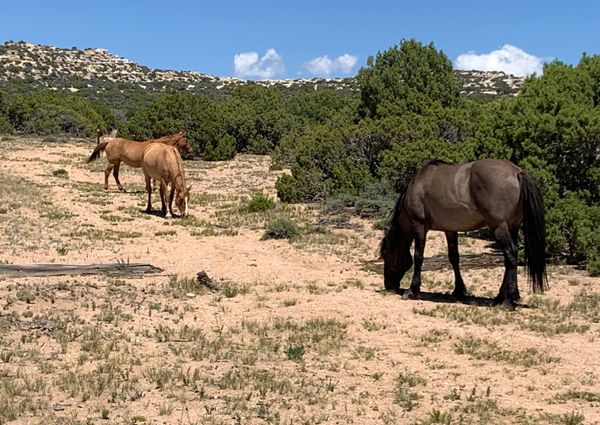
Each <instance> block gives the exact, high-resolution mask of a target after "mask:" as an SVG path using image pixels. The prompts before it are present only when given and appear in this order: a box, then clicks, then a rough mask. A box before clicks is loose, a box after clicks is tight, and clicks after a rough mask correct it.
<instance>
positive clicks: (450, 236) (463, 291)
mask: <svg viewBox="0 0 600 425" xmlns="http://www.w3.org/2000/svg"><path fill="white" fill-rule="evenodd" d="M445 233H446V242H448V260H450V264H452V270H454V291H453V292H452V296H453V297H454V298H456V299H459V300H460V299H463V298H464V297H465V296H466V295H467V288H465V282H464V281H463V278H462V276H461V275H460V269H459V255H458V233H457V232H445Z"/></svg>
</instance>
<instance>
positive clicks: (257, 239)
mask: <svg viewBox="0 0 600 425" xmlns="http://www.w3.org/2000/svg"><path fill="white" fill-rule="evenodd" d="M0 144H1V146H2V149H1V151H0V201H1V204H0V230H1V232H2V235H3V236H2V238H0V262H1V263H9V264H30V263H68V264H92V263H117V262H118V263H121V264H123V267H122V271H121V273H119V274H114V275H92V276H77V275H75V276H53V277H19V278H14V277H1V276H0V301H1V302H2V309H1V310H0V330H1V333H0V423H21V424H34V423H42V422H44V423H69V424H70V423H97V424H101V423H121V424H136V423H152V424H181V423H184V424H188V423H189V424H237V423H241V424H261V423H281V424H297V423H300V424H317V423H326V424H334V423H338V424H346V423H356V424H380V423H381V424H394V423H398V424H414V423H418V424H433V423H443V424H472V423H482V424H487V423H490V424H491V423H494V424H514V423H519V424H538V423H540V424H546V423H549V424H583V423H585V424H599V423H600V324H599V322H600V281H599V279H597V278H596V279H595V278H592V277H589V276H588V275H587V274H586V273H585V272H584V271H581V270H577V269H575V268H573V267H570V266H551V267H550V271H549V283H550V290H549V291H548V292H547V293H546V294H544V295H542V296H534V295H533V294H531V292H530V290H529V288H528V285H527V284H526V281H525V276H524V274H523V271H522V270H520V273H519V278H520V282H521V287H520V289H521V294H522V296H523V300H522V302H523V306H522V307H519V308H518V309H517V311H515V312H505V311H502V310H500V309H497V308H492V307H489V306H488V305H487V304H488V302H489V300H490V298H491V297H493V296H494V295H495V294H496V293H497V291H498V287H499V284H500V281H501V279H502V273H503V267H502V262H501V260H499V261H497V262H496V263H495V264H492V265H488V266H486V267H474V266H471V267H469V266H468V264H465V267H464V270H463V276H464V278H465V282H466V284H467V288H468V289H469V291H471V292H472V293H473V294H474V295H476V296H477V297H479V298H477V299H473V302H472V303H470V304H462V303H454V302H452V300H451V299H450V298H449V297H448V296H447V295H446V294H448V293H450V292H451V291H452V285H453V275H452V272H451V270H450V269H449V267H448V265H446V264H444V265H443V266H442V267H430V270H427V271H425V272H424V274H423V279H424V281H423V287H422V290H423V291H424V299H422V300H417V301H405V300H402V299H401V297H400V296H398V295H396V294H390V293H387V292H385V291H382V287H383V278H382V275H381V273H380V271H381V263H380V262H379V261H378V260H377V248H378V244H379V241H380V239H381V236H382V231H381V230H376V226H374V222H372V221H370V220H367V219H360V218H357V217H354V216H352V217H349V216H348V215H347V214H346V213H345V212H343V211H342V212H339V211H338V212H337V213H335V214H334V215H332V214H331V213H328V214H326V213H325V212H324V210H323V209H322V207H321V206H319V205H285V204H281V203H279V202H277V198H276V191H275V181H276V180H277V178H278V176H279V175H281V173H283V172H285V171H275V170H271V169H270V159H269V158H268V157H262V156H249V155H239V156H237V157H236V158H235V159H234V160H232V161H226V162H214V163H206V162H202V161H185V162H184V166H185V169H186V174H187V179H188V184H190V183H191V184H192V186H193V187H192V198H191V202H190V213H191V217H189V218H186V219H182V218H172V217H171V216H167V218H162V217H159V216H158V215H156V214H145V213H143V212H142V210H143V209H144V208H145V202H146V194H145V192H144V186H143V174H142V171H141V170H140V169H132V168H129V167H127V166H122V167H121V173H120V178H121V182H122V183H123V185H124V186H125V188H126V189H127V192H125V193H120V192H118V191H117V189H116V185H115V183H114V180H113V179H112V176H111V178H110V180H109V184H110V187H109V191H104V189H103V181H104V174H103V170H104V167H105V165H106V160H105V158H104V157H102V158H101V159H100V160H98V161H97V163H94V164H91V165H86V164H85V160H86V159H87V157H88V156H89V154H90V153H91V151H92V149H93V147H94V143H91V142H83V141H59V142H48V141H47V142H42V141H41V140H35V139H12V138H10V139H7V138H5V139H4V140H1V141H0ZM257 193H262V194H263V195H266V196H268V197H270V198H271V199H273V200H274V201H276V203H275V207H274V208H271V209H268V210H266V211H258V212H249V211H248V205H249V201H250V200H251V199H252V198H253V197H256V196H257V195H256V194H257ZM153 202H154V207H155V208H158V207H159V206H160V201H159V199H158V194H157V193H155V194H154V198H153ZM277 218H284V219H285V220H287V221H288V222H292V223H294V224H295V225H296V226H297V227H298V228H299V230H300V235H299V236H297V237H295V238H293V239H291V240H287V239H269V240H263V235H264V234H265V229H266V228H267V227H268V226H269V223H271V222H272V220H274V219H277ZM490 250H491V248H490V243H489V242H488V241H485V240H481V239H476V238H471V237H466V236H464V237H463V236H461V237H460V252H461V254H478V253H481V252H490ZM445 252H446V248H445V242H444V238H443V235H442V234H438V233H435V232H432V233H431V234H430V236H429V239H428V242H427V247H426V259H425V265H427V263H428V260H429V261H432V260H431V257H433V256H436V255H440V254H445ZM128 262H129V263H138V262H142V263H149V264H152V265H154V266H157V267H160V268H161V269H163V270H164V271H163V272H162V273H159V274H154V275H146V276H144V277H138V276H132V275H131V274H130V273H128V270H127V263H128ZM431 269H434V270H431ZM200 271H204V272H205V273H206V274H207V275H208V276H209V277H210V278H211V279H212V283H210V284H207V283H206V282H198V281H197V280H196V278H195V277H196V273H198V272H200ZM403 285H404V286H406V285H407V278H405V280H404V281H403Z"/></svg>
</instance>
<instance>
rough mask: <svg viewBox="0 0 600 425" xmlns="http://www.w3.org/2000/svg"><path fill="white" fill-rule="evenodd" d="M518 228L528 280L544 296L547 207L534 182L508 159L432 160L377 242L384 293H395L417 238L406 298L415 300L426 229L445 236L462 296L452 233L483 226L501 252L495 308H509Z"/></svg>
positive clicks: (514, 292) (514, 295) (515, 292)
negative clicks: (501, 270)
mask: <svg viewBox="0 0 600 425" xmlns="http://www.w3.org/2000/svg"><path fill="white" fill-rule="evenodd" d="M521 225H522V226H523V234H524V239H525V264H526V267H527V272H528V277H529V281H530V282H531V284H532V289H533V291H534V292H543V291H544V290H545V289H546V263H545V257H544V254H545V245H546V239H545V231H544V206H543V202H542V197H541V195H540V192H539V191H538V189H537V187H536V184H535V181H534V180H533V177H531V175H530V174H529V173H527V172H525V171H523V170H522V169H520V168H519V167H517V166H516V165H514V164H512V163H510V162H508V161H502V160H496V159H482V160H479V161H474V162H469V163H467V164H463V165H451V164H447V163H444V162H441V161H431V162H430V163H429V164H428V165H426V166H425V167H424V168H423V169H421V170H420V171H419V172H418V173H417V174H416V175H415V176H414V177H413V179H412V180H411V182H410V183H409V184H408V187H407V189H406V191H405V192H404V193H403V194H402V195H401V196H400V197H399V199H398V201H397V203H396V206H395V207H394V210H393V212H392V218H391V223H390V226H389V228H388V229H387V231H386V232H385V236H384V237H383V240H382V241H381V247H380V253H381V257H382V258H383V261H384V285H385V288H386V289H387V290H393V291H400V280H401V279H402V277H403V276H404V274H405V273H406V272H407V271H408V270H409V269H410V268H411V266H412V265H413V259H412V258H411V255H410V246H411V245H412V243H413V241H414V242H415V249H414V272H413V277H412V281H411V284H410V288H409V289H408V290H407V291H404V293H403V297H404V298H417V297H418V296H419V292H420V288H421V266H422V264H423V252H424V250H425V239H426V235H427V232H428V231H429V230H441V231H443V232H445V233H446V241H447V243H448V257H449V260H450V263H451V264H452V268H453V270H454V292H453V293H452V295H453V296H454V297H455V298H457V299H463V298H464V297H465V296H466V288H465V284H464V282H463V279H462V277H461V275H460V270H459V261H458V260H459V256H458V233H457V232H464V231H472V230H476V229H480V228H482V227H485V226H488V227H489V228H490V229H491V230H492V233H493V235H494V238H495V239H496V241H497V242H498V245H499V246H500V248H501V249H502V253H503V254H504V267H505V271H504V278H503V280H502V285H501V286H500V291H499V293H498V295H497V296H496V298H495V299H494V304H495V305H498V304H499V305H501V306H502V307H503V308H507V309H510V310H513V309H514V308H515V306H516V302H517V301H518V300H519V298H520V296H519V288H518V286H517V254H518V247H517V235H518V232H519V228H520V227H521Z"/></svg>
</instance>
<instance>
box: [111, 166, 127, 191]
mask: <svg viewBox="0 0 600 425" xmlns="http://www.w3.org/2000/svg"><path fill="white" fill-rule="evenodd" d="M119 168H121V161H118V162H117V163H116V164H115V169H114V170H113V176H114V177H115V181H116V182H117V187H118V188H119V190H120V191H121V192H125V189H123V186H121V182H120V181H119Z"/></svg>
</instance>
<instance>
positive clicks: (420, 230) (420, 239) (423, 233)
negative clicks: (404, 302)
mask: <svg viewBox="0 0 600 425" xmlns="http://www.w3.org/2000/svg"><path fill="white" fill-rule="evenodd" d="M414 236H415V253H414V270H413V277H412V281H411V282H410V288H409V289H408V291H406V292H405V293H404V294H403V295H402V297H403V298H405V299H409V298H412V299H416V298H418V297H419V293H420V292H421V267H422V266H423V255H424V253H425V240H426V239H427V229H426V228H425V226H423V225H422V224H417V225H414Z"/></svg>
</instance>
